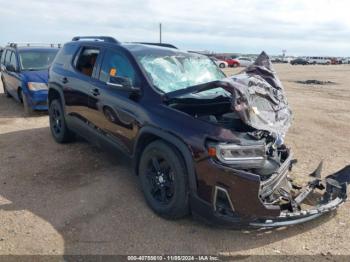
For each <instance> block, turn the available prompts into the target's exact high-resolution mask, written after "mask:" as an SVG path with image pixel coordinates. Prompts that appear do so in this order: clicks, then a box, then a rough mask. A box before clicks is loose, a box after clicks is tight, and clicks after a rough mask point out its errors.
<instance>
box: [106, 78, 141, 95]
mask: <svg viewBox="0 0 350 262" xmlns="http://www.w3.org/2000/svg"><path fill="white" fill-rule="evenodd" d="M107 86H109V87H112V88H115V89H118V90H123V91H128V92H130V93H139V92H140V88H138V87H134V86H133V85H132V82H131V79H130V78H127V77H120V76H110V77H109V81H108V82H107Z"/></svg>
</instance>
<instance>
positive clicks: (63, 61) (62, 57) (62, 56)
mask: <svg viewBox="0 0 350 262" xmlns="http://www.w3.org/2000/svg"><path fill="white" fill-rule="evenodd" d="M78 47H79V46H78V45H72V44H65V45H64V46H63V48H62V49H60V51H58V53H57V55H56V58H55V60H54V62H53V65H54V66H61V67H63V68H65V69H67V68H68V67H69V65H70V64H71V61H72V57H73V55H74V54H75V52H76V51H77V49H78Z"/></svg>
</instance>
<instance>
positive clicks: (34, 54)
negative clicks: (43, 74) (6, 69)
mask: <svg viewBox="0 0 350 262" xmlns="http://www.w3.org/2000/svg"><path fill="white" fill-rule="evenodd" d="M57 51H58V49H38V50H21V51H19V62H20V66H21V69H22V70H29V71H38V70H46V69H48V68H49V67H50V65H51V63H52V61H53V60H54V58H55V56H56V54H57Z"/></svg>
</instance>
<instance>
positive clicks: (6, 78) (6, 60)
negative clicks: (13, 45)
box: [1, 50, 12, 92]
mask: <svg viewBox="0 0 350 262" xmlns="http://www.w3.org/2000/svg"><path fill="white" fill-rule="evenodd" d="M11 54H12V51H11V50H6V53H5V56H4V62H3V64H2V65H1V71H2V77H3V80H4V85H5V86H6V89H7V91H8V92H9V91H10V90H9V89H10V86H9V79H10V78H9V72H8V71H7V68H6V66H7V65H8V64H10V58H11Z"/></svg>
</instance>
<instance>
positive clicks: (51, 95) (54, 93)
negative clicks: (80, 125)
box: [47, 87, 64, 106]
mask: <svg viewBox="0 0 350 262" xmlns="http://www.w3.org/2000/svg"><path fill="white" fill-rule="evenodd" d="M63 97H64V96H63V94H62V91H61V90H59V89H57V88H54V87H50V88H49V92H48V94H47V104H48V106H50V103H51V102H52V101H53V100H54V99H59V100H60V102H61V103H62V106H63V105H64V99H63Z"/></svg>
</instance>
